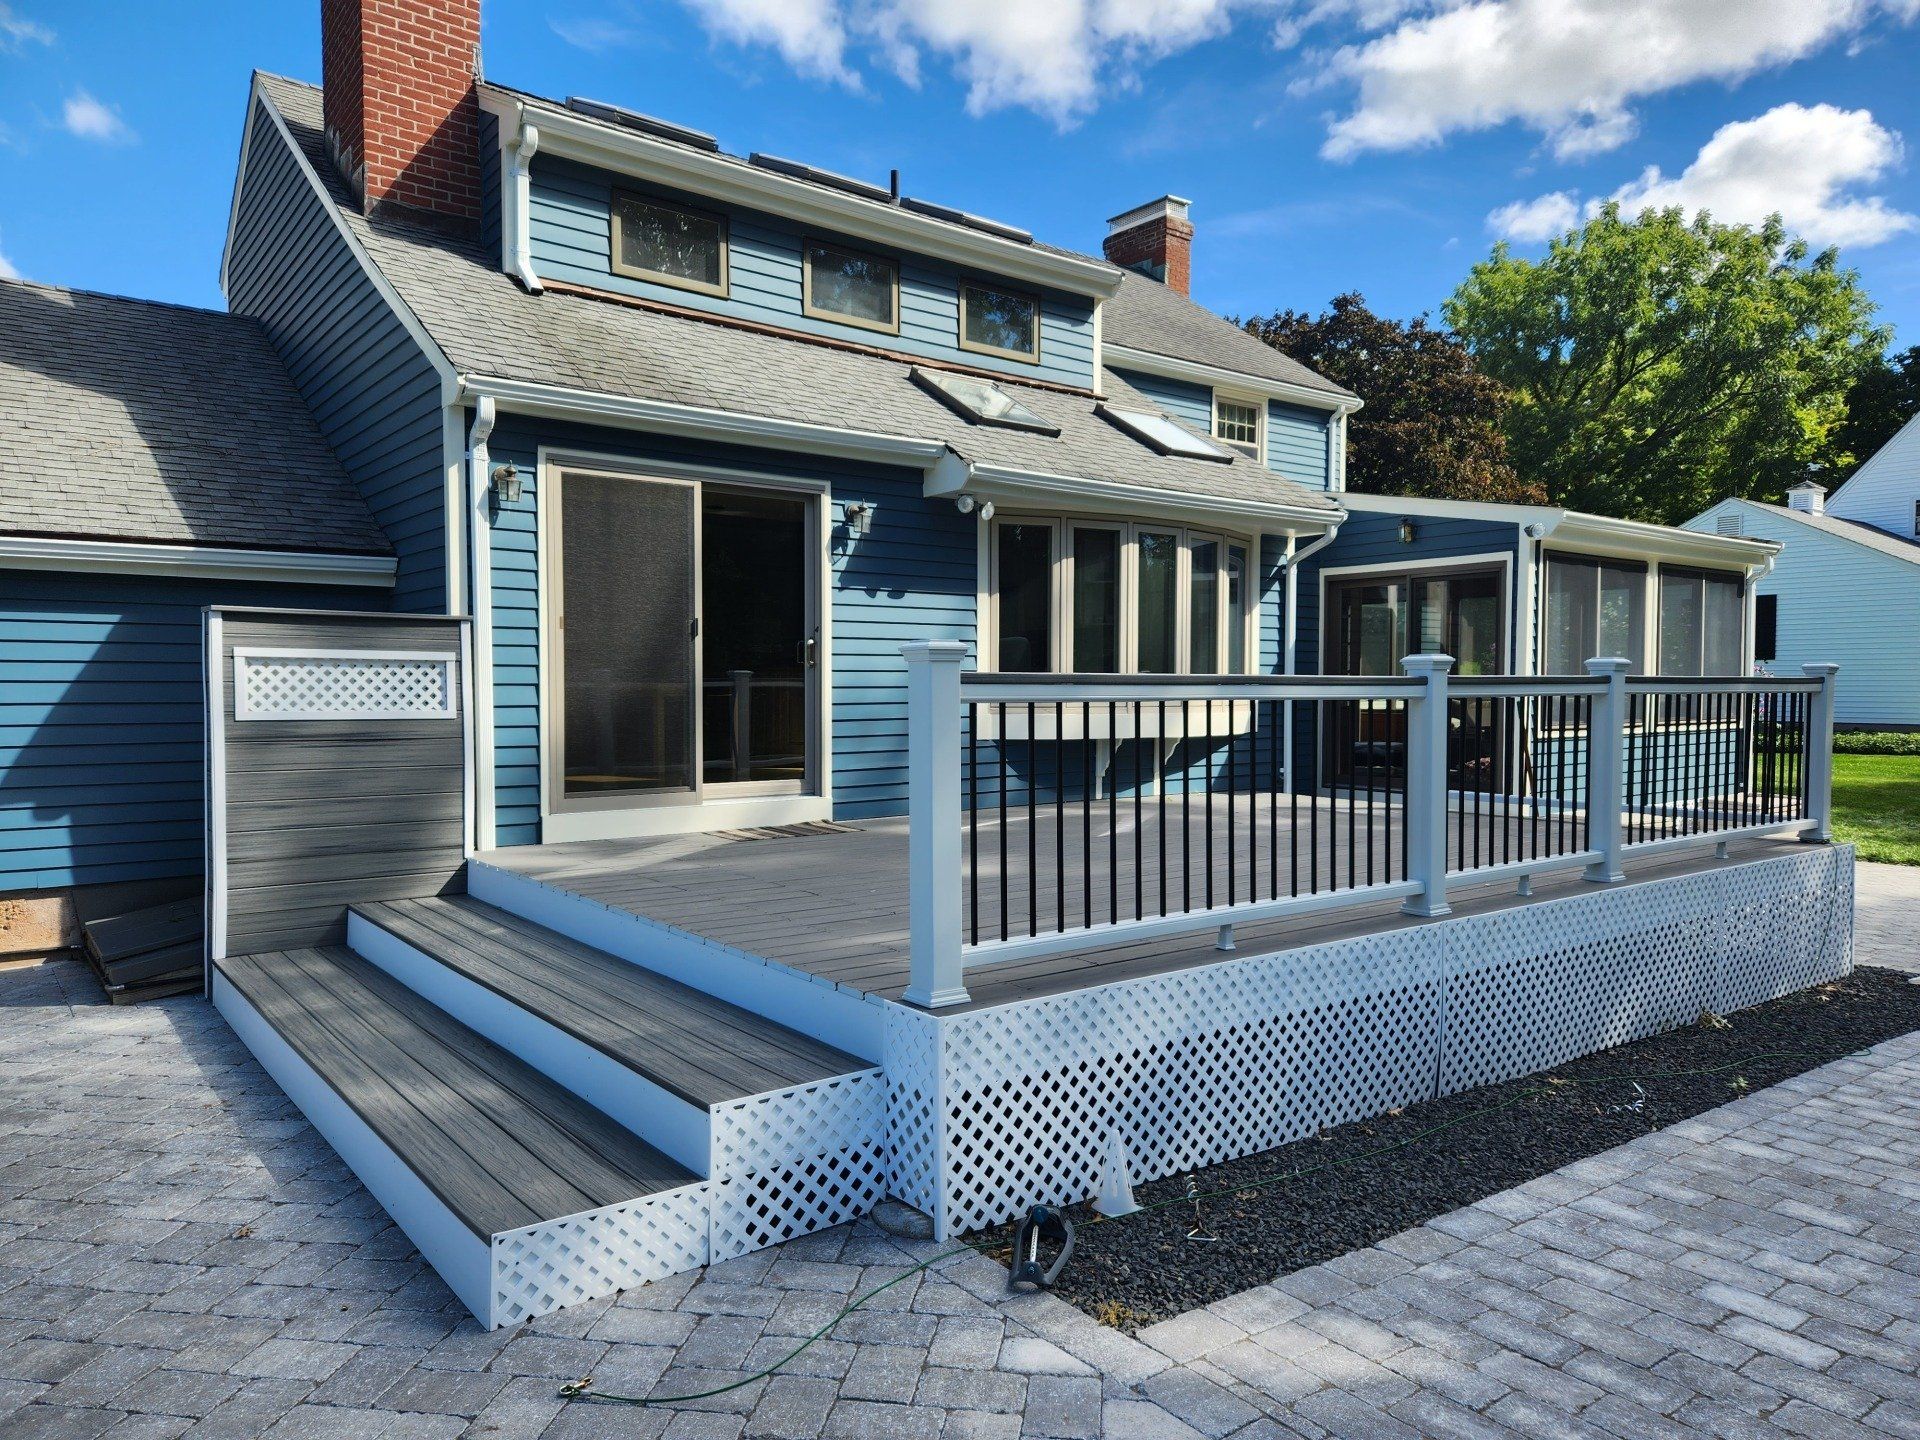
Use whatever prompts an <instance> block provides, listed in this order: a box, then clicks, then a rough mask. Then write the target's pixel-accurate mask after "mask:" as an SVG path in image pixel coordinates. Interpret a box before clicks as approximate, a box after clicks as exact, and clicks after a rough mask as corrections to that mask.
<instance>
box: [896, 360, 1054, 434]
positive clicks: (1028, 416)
mask: <svg viewBox="0 0 1920 1440" xmlns="http://www.w3.org/2000/svg"><path fill="white" fill-rule="evenodd" d="M912 374H913V381H914V383H915V384H916V385H918V386H919V387H920V388H921V389H922V390H925V391H926V392H927V393H928V394H929V395H931V396H933V398H934V399H936V400H938V401H940V403H941V404H943V405H945V406H946V407H947V408H948V409H949V410H952V411H953V412H954V413H955V414H957V415H959V416H961V417H962V418H963V419H967V420H971V421H973V422H974V423H975V424H976V425H999V426H1001V427H1003V428H1005V429H1008V430H1031V431H1033V432H1034V433H1035V434H1036V435H1058V434H1059V433H1060V427H1059V426H1058V425H1050V424H1048V423H1047V422H1046V421H1045V420H1043V419H1041V418H1040V417H1039V416H1038V415H1036V414H1034V412H1033V411H1031V410H1029V409H1028V408H1027V407H1026V406H1024V405H1022V404H1021V403H1020V402H1019V401H1018V400H1016V399H1014V398H1013V397H1012V396H1011V395H1009V394H1007V392H1006V391H1004V390H1002V389H1001V388H1000V387H999V386H998V385H996V384H994V383H993V382H992V381H991V380H976V379H975V378H974V377H972V376H971V375H956V374H953V373H952V372H951V371H947V370H923V369H921V368H920V367H919V366H917V365H916V366H915V367H914V368H913V371H912Z"/></svg>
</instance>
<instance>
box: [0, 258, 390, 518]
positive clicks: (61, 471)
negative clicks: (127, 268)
mask: <svg viewBox="0 0 1920 1440" xmlns="http://www.w3.org/2000/svg"><path fill="white" fill-rule="evenodd" d="M0 532H4V533H6V534H10V535H38V536H62V537H74V538H84V539H99V540H138V541H146V542H149V543H159V544H193V545H211V546H228V547H243V548H250V549H265V550H302V551H320V552H328V553H338V554H388V553H390V550H391V547H389V545H388V544H387V541H386V537H385V536H384V535H382V534H381V532H380V528H379V526H377V525H376V524H375V523H374V521H373V517H372V516H371V515H370V514H368V512H367V507H366V505H365V503H364V502H363V501H362V500H361V499H360V496H359V494H358V493H357V492H356V491H355V490H354V488H353V483H352V482H351V481H350V480H349V479H348V478H347V475H346V472H345V471H344V470H342V469H341V467H340V462H339V460H338V459H337V458H335V456H334V453H333V451H332V450H330V449H329V448H328V447H327V443H326V441H325V440H324V439H323V438H322V437H321V434H320V429H319V427H318V426H317V425H316V424H315V423H314V420H313V416H312V415H311V414H309V413H308V411H307V409H306V406H305V405H304V404H303V403H302V401H301V399H300V392H299V391H298V390H297V389H295V388H294V384H293V380H292V378H291V377H290V376H289V375H288V374H287V372H286V369H285V367H284V366H283V365H282V364H281V362H280V357H279V355H278V354H276V353H275V351H274V348H273V345H272V343H271V342H270V341H269V340H268V339H267V336H266V332H265V331H264V330H262V329H261V328H260V326H259V324H258V323H257V322H256V321H253V320H249V319H245V318H243V317H241V316H237V315H226V314H222V313H221V312H219V311H216V310H194V309H188V308H186V307H183V306H178V305H162V304H158V303H155V302H153V301H148V300H131V299H126V298H124V297H121V296H117V295H98V294H93V293H91V292H88V291H83V290H62V289H58V288H55V287H53V286H50V285H35V284H29V283H27V282H25V281H0Z"/></svg>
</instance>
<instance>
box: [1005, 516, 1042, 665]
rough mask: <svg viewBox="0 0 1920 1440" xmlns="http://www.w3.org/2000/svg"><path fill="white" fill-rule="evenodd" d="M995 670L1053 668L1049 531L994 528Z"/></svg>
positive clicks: (1019, 525)
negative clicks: (998, 600)
mask: <svg viewBox="0 0 1920 1440" xmlns="http://www.w3.org/2000/svg"><path fill="white" fill-rule="evenodd" d="M994 543H995V554H994V573H995V585H996V589H997V593H998V595H999V599H1000V603H999V617H1000V618H999V624H998V627H997V628H996V630H995V632H994V639H995V642H996V644H997V647H998V653H999V659H1000V669H1002V670H1006V671H1020V672H1033V671H1042V670H1051V669H1052V668H1053V526H1052V524H1051V523H1049V522H1047V521H1017V522H1015V521H1002V522H1001V523H1000V524H998V525H997V526H995V527H994Z"/></svg>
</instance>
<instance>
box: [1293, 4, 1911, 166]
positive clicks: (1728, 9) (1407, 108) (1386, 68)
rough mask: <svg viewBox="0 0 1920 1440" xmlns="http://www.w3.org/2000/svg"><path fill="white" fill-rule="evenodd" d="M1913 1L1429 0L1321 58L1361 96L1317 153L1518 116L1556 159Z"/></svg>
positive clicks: (1427, 140)
mask: <svg viewBox="0 0 1920 1440" xmlns="http://www.w3.org/2000/svg"><path fill="white" fill-rule="evenodd" d="M1917 13H1920V0H1735V3H1728V0H1470V3H1448V0H1429V3H1428V5H1427V6H1426V7H1425V8H1424V9H1423V10H1422V11H1421V12H1420V13H1416V14H1413V15H1410V16H1408V17H1407V18H1405V19H1403V20H1401V21H1400V22H1399V23H1398V24H1397V25H1395V26H1394V28H1392V29H1391V30H1389V31H1388V32H1387V33H1385V34H1383V35H1380V36H1379V37H1378V38H1376V39H1372V40H1369V41H1367V42H1365V43H1363V44H1352V45H1347V46H1345V47H1343V48H1341V49H1340V50H1339V51H1337V52H1336V53H1335V54H1334V55H1333V56H1332V57H1331V59H1330V62H1329V66H1328V69H1327V70H1326V71H1325V72H1324V73H1323V76H1322V77H1321V80H1320V81H1319V82H1316V83H1319V84H1326V83H1336V82H1342V81H1347V82H1351V83H1352V84H1354V85H1355V86H1356V87H1357V90H1358V95H1357V99H1356V103H1355V105H1354V108H1353V110H1352V111H1351V113H1349V114H1347V115H1344V116H1342V117H1340V118H1339V119H1337V120H1335V121H1334V123H1333V125H1332V127H1331V129H1330V131H1329V133H1328V136H1327V140H1326V144H1325V146H1324V147H1323V153H1325V154H1327V155H1328V156H1330V157H1332V158H1336V159H1344V158H1347V157H1350V156H1353V155H1357V154H1360V153H1362V152H1363V151H1368V150H1399V149H1407V148H1410V147H1413V146H1419V145H1432V144H1437V143H1438V142H1439V141H1441V140H1442V139H1444V138H1445V137H1446V136H1447V135H1449V134H1452V133H1455V132H1457V131H1463V130H1482V129H1487V128H1490V127H1492V126H1495V125H1501V124H1505V123H1508V122H1510V121H1518V122H1520V123H1522V124H1525V125H1528V126H1531V127H1532V128H1534V129H1536V130H1538V131H1540V132H1541V133H1542V134H1543V135H1545V136H1546V137H1547V138H1548V141H1549V143H1550V144H1551V145H1552V147H1553V149H1554V152H1555V153H1556V154H1557V155H1559V156H1560V157H1561V158H1563V159H1569V158H1578V157H1583V156H1588V155H1593V154H1598V153H1600V152H1602V151H1605V150H1609V149H1613V148H1615V147H1617V146H1619V145H1621V144H1623V143H1625V142H1626V140H1628V139H1629V138H1631V136H1632V135H1633V133H1634V128H1635V123H1634V120H1633V116H1632V109H1631V102H1632V101H1634V100H1635V99H1638V98H1639V97H1642V96H1646V95H1653V94H1657V93H1659V92H1661V91H1665V90H1670V89H1673V88H1675V87H1677V86H1680V85H1686V84H1690V83H1693V82H1695V81H1700V80H1722V81H1732V80H1737V79H1739V78H1741V77H1742V76H1746V75H1750V74H1753V73H1755V72H1757V71H1760V70H1763V69H1766V68H1769V67H1771V66H1776V65H1781V64H1785V63H1787V62H1788V61H1791V60H1795V59H1798V58H1800V57H1801V56H1804V55H1809V54H1812V53H1813V52H1815V51H1816V50H1819V49H1821V48H1823V47H1824V46H1826V45H1828V44H1830V43H1832V42H1833V41H1835V40H1837V39H1839V38H1841V37H1842V36H1848V35H1854V34H1857V33H1858V32H1859V31H1860V30H1861V29H1862V28H1863V27H1864V26H1866V25H1867V24H1868V22H1870V21H1871V20H1873V19H1875V18H1876V17H1878V16H1880V15H1883V14H1885V15H1891V16H1893V17H1894V18H1896V19H1899V20H1911V19H1912V18H1914V16H1915V15H1916V14H1917Z"/></svg>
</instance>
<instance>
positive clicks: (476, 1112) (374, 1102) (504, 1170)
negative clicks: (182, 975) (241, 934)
mask: <svg viewBox="0 0 1920 1440" xmlns="http://www.w3.org/2000/svg"><path fill="white" fill-rule="evenodd" d="M216 963H217V964H218V965H219V967H220V969H221V972H222V974H224V975H225V976H226V977H227V978H228V979H229V980H230V981H231V982H232V983H233V984H234V986H235V988H236V989H238V990H239V991H240V993H241V994H242V995H243V996H244V997H245V998H246V999H247V1000H248V1001H249V1002H250V1003H251V1004H253V1006H254V1007H255V1008H256V1009H257V1010H259V1011H260V1013H261V1015H262V1017H263V1018H264V1019H265V1020H266V1021H267V1023H268V1024H270V1025H272V1026H273V1027H274V1029H275V1030H276V1031H277V1032H278V1033H279V1034H280V1035H281V1036H282V1038H284V1039H285V1040H286V1041H287V1043H288V1044H289V1045H291V1046H292V1047H293V1048H294V1050H295V1051H296V1052H297V1053H299V1054H300V1055H301V1057H302V1058H303V1059H304V1060H305V1061H306V1062H307V1063H308V1064H309V1065H310V1066H312V1067H313V1069H314V1070H315V1071H316V1072H317V1073H318V1074H319V1075H320V1076H321V1078H322V1079H324V1080H325V1081H326V1083H327V1084H328V1085H330V1086H331V1087H332V1088H333V1089H334V1091H335V1092H336V1093H337V1094H339V1095H340V1097H341V1098H342V1099H343V1100H344V1101H346V1103H347V1104H348V1105H350V1106H351V1107H352V1108H353V1110H354V1112H355V1113H356V1114H358V1115H359V1116H360V1117H361V1119H362V1120H364V1121H365V1122H366V1123H367V1125H368V1126H369V1127H370V1128H372V1129H373V1130H374V1132H375V1133H376V1134H378V1135H379V1136H380V1137H381V1139H382V1140H383V1141H384V1142H385V1143H386V1144H387V1145H388V1146H390V1147H391V1148H392V1149H393V1150H394V1151H395V1152H396V1153H397V1154H398V1155H399V1156H400V1157H401V1158H402V1160H404V1161H405V1162H406V1163H407V1164H408V1165H409V1167H410V1168H412V1169H413V1170H414V1172H415V1173H416V1174H418V1175H419V1176H420V1178H421V1179H422V1180H423V1181H424V1182H425V1183H426V1184H427V1185H428V1186H429V1187H430V1188H432V1189H433V1191H434V1193H435V1194H437V1195H438V1196H439V1197H440V1199H441V1200H442V1201H443V1202H444V1203H445V1204H446V1205H447V1207H448V1209H450V1210H451V1211H452V1212H453V1213H454V1214H455V1215H456V1216H458V1217H459V1218H460V1220H461V1221H462V1223H464V1224H466V1225H467V1226H468V1227H469V1228H470V1229H472V1230H473V1231H474V1233H475V1234H477V1235H482V1236H486V1235H492V1234H496V1233H498V1232H500V1231H503V1230H511V1229H515V1228H518V1227H519V1226H522V1225H530V1224H535V1223H538V1222H540V1221H544V1220H552V1219H557V1218H560V1217H562V1216H565V1215H571V1214H576V1213H578V1212H579V1211H582V1210H589V1209H595V1208H598V1207H600V1206H603V1205H609V1204H614V1203H617V1202H619V1201H622V1200H631V1199H634V1198H636V1197H638V1196H641V1195H648V1194H654V1193H657V1192H659V1191H661V1190H666V1189H671V1188H674V1187H676V1186H679V1185H685V1184H691V1183H693V1182H694V1180H695V1179H696V1178H697V1177H695V1176H694V1175H692V1173H691V1172H689V1171H687V1170H686V1169H685V1168H684V1167H682V1166H680V1165H678V1164H676V1163H675V1162H674V1161H672V1160H670V1159H669V1158H668V1157H667V1156H665V1155H663V1154H661V1153H660V1152H659V1151H657V1150H655V1149H653V1148H652V1147H651V1146H649V1145H647V1144H646V1143H645V1142H644V1141H642V1140H640V1139H639V1138H638V1137H637V1136H634V1135H632V1134H630V1133H629V1132H627V1131H626V1130H624V1129H622V1128H621V1127H620V1126H618V1125H616V1124H615V1123H614V1122H613V1121H611V1120H609V1119H608V1118H607V1117H606V1116H604V1115H602V1114H600V1113H599V1112H598V1111H596V1110H593V1109H592V1108H591V1107H589V1106H587V1105H586V1104H584V1103H583V1102H581V1101H580V1100H578V1099H576V1098H575V1097H573V1096H572V1095H569V1094H567V1093H566V1092H565V1091H564V1090H562V1089H560V1087H559V1086H557V1085H555V1084H553V1082H551V1081H549V1080H547V1079H546V1078H545V1077H544V1076H542V1075H540V1074H538V1073H537V1072H536V1071H534V1070H532V1069H531V1068H530V1067H529V1066H527V1065H525V1064H524V1063H523V1062H521V1061H519V1060H517V1059H515V1058H514V1057H513V1056H511V1055H508V1054H507V1053H506V1052H505V1051H503V1050H500V1049H499V1048H498V1047H497V1046H494V1045H492V1044H491V1043H490V1042H488V1041H487V1040H485V1039H484V1038H482V1037H481V1036H479V1035H476V1034H475V1033H474V1032H473V1031H471V1030H469V1029H467V1027H465V1026H464V1025H461V1024H459V1023H458V1022H457V1021H454V1020H452V1019H451V1018H449V1017H448V1016H446V1015H444V1014H442V1013H441V1012H439V1011H437V1010H435V1009H433V1007H431V1006H430V1005H428V1004H427V1003H426V1002H425V1001H422V1000H421V999H420V998H419V997H418V996H415V995H413V994H412V993H411V992H410V991H408V990H406V989H405V988H404V987H403V986H401V985H399V984H398V983H397V982H396V981H394V980H392V979H391V978H390V977H388V976H386V975H384V974H383V973H381V972H380V971H379V970H377V969H375V968H374V967H373V966H371V965H369V964H367V962H366V961H364V960H362V959H360V958H359V957H358V956H356V955H354V954H353V953H352V952H350V951H347V950H344V949H340V948H335V947H327V948H323V949H308V950H292V951H284V952H277V953H271V954H261V955H252V956H241V957H230V958H227V959H224V960H221V961H218V962H216Z"/></svg>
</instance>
